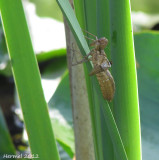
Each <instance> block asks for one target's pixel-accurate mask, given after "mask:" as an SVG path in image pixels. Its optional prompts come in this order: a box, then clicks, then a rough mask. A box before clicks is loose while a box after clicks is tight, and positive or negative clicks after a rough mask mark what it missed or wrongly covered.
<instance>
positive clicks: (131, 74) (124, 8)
mask: <svg viewBox="0 0 159 160" xmlns="http://www.w3.org/2000/svg"><path fill="white" fill-rule="evenodd" d="M110 24H111V26H110V29H111V57H112V61H113V65H112V73H113V76H114V79H115V83H116V92H115V97H114V116H115V120H116V123H117V126H118V129H119V132H120V135H121V138H122V140H123V144H124V146H125V150H126V153H127V156H128V159H129V160H134V159H135V160H140V159H141V139H140V134H141V133H140V115H139V102H138V86H137V73H136V64H135V54H134V44H133V32H132V25H131V10H130V1H129V0H125V1H116V0H110Z"/></svg>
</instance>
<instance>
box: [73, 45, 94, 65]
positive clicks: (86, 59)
mask: <svg viewBox="0 0 159 160" xmlns="http://www.w3.org/2000/svg"><path fill="white" fill-rule="evenodd" d="M72 48H73V49H70V50H72V51H73V55H72V62H73V58H74V57H75V61H76V63H74V64H73V63H72V66H75V65H78V64H81V63H84V62H87V61H91V58H88V57H89V56H90V55H91V54H92V53H89V54H88V55H86V56H84V58H83V59H82V60H80V61H78V60H77V57H76V55H75V53H74V51H75V50H74V47H73V44H72ZM78 53H79V52H78Z"/></svg>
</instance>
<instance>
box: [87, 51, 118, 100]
mask: <svg viewBox="0 0 159 160" xmlns="http://www.w3.org/2000/svg"><path fill="white" fill-rule="evenodd" d="M91 56H92V63H93V66H94V68H93V70H92V71H91V73H90V74H89V75H90V76H92V75H96V77H97V80H98V82H99V85H100V88H101V91H102V94H103V97H104V99H107V100H108V101H112V99H113V97H114V92H115V82H114V79H113V77H112V75H111V73H110V71H109V70H108V68H110V67H111V64H110V62H109V60H108V59H107V57H106V54H105V52H104V50H99V48H98V50H96V49H94V50H93V51H92V53H91ZM102 64H104V65H105V68H103V67H102Z"/></svg>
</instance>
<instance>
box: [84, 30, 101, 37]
mask: <svg viewBox="0 0 159 160" xmlns="http://www.w3.org/2000/svg"><path fill="white" fill-rule="evenodd" d="M82 30H83V31H84V32H86V33H88V34H90V35H92V36H93V37H95V38H96V39H98V38H97V36H96V35H94V34H92V33H90V32H88V31H86V30H84V29H82Z"/></svg>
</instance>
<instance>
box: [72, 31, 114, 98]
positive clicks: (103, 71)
mask: <svg viewBox="0 0 159 160" xmlns="http://www.w3.org/2000/svg"><path fill="white" fill-rule="evenodd" d="M85 32H86V33H88V34H90V35H92V36H93V37H95V40H94V39H91V38H88V37H86V38H87V39H89V40H92V41H93V42H92V43H91V44H90V46H93V47H94V48H93V49H92V50H91V51H90V52H89V53H88V54H87V56H85V57H84V58H83V59H82V60H81V61H76V64H73V66H74V65H77V64H81V63H84V62H86V61H92V63H93V66H94V68H93V69H92V71H91V72H90V73H89V75H90V76H93V75H96V77H97V80H98V82H99V85H100V88H101V91H102V94H103V97H104V99H106V100H108V101H112V100H113V97H114V93H115V82H114V79H113V76H112V75H111V73H110V71H109V70H108V69H109V68H110V67H111V64H112V62H110V61H109V60H108V59H107V56H106V53H105V51H104V48H105V47H106V46H107V44H108V40H107V39H106V38H105V37H103V38H100V39H98V38H97V36H95V35H93V34H91V33H89V32H88V31H85ZM89 56H91V57H89Z"/></svg>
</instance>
